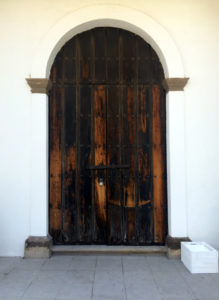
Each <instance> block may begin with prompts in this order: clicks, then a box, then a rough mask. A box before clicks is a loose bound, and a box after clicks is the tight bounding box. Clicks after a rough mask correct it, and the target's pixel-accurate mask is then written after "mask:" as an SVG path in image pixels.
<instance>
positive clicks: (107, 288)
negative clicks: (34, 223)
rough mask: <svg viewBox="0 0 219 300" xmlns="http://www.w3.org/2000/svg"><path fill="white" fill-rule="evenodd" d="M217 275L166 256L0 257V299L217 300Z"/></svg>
mask: <svg viewBox="0 0 219 300" xmlns="http://www.w3.org/2000/svg"><path fill="white" fill-rule="evenodd" d="M218 295H219V274H191V273H190V272H189V271H188V270H187V269H186V268H185V267H184V265H183V264H182V262H181V261H180V260H169V259H168V258H166V257H164V256H137V255H134V256H127V255H126V256H112V255H110V256H106V255H101V256H82V255H75V256H54V257H52V258H51V259H46V260H36V259H20V258H0V300H15V299H16V300H21V299H22V300H39V299H43V300H70V299H71V300H91V299H92V300H197V299H198V300H218V299H219V296H218Z"/></svg>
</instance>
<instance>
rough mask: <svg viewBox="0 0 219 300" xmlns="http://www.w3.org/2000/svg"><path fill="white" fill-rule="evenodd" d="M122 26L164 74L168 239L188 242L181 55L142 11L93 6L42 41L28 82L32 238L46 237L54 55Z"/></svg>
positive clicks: (59, 25) (72, 16) (77, 12)
mask: <svg viewBox="0 0 219 300" xmlns="http://www.w3.org/2000/svg"><path fill="white" fill-rule="evenodd" d="M97 26H98V27H99V26H103V27H118V28H121V29H125V30H128V31H131V32H133V33H135V34H137V35H139V36H140V37H142V38H143V39H144V40H145V41H146V42H147V43H149V44H150V45H151V46H152V48H153V49H154V50H155V51H156V53H157V54H158V57H159V59H160V61H161V64H162V66H163V69H164V73H165V78H166V79H165V80H164V87H165V88H166V91H167V95H166V118H167V126H166V136H167V191H168V193H167V203H168V204H167V206H168V234H169V235H170V236H172V237H187V236H188V228H187V200H186V150H185V146H186V143H185V115H184V111H185V108H184V106H185V103H184V96H185V95H184V86H185V85H186V83H187V81H188V78H186V77H185V74H184V68H183V63H182V59H181V56H180V53H179V51H178V49H177V46H176V45H175V42H174V41H173V39H172V38H171V36H170V35H169V33H168V32H167V31H166V30H165V29H164V28H163V27H162V26H161V25H160V24H158V23H157V22H155V21H154V20H153V19H152V18H151V17H149V16H147V15H146V14H144V13H143V12H140V11H138V10H135V9H132V8H128V7H125V6H119V5H118V6H117V5H108V4H107V5H91V6H87V7H84V8H81V9H78V10H75V11H73V12H71V13H70V14H68V15H66V16H65V17H63V18H62V19H61V20H60V21H58V22H57V23H56V24H55V25H54V26H53V27H52V28H51V29H50V30H49V31H48V33H47V34H46V35H45V36H44V38H43V39H42V40H41V41H40V43H39V47H38V49H36V52H35V55H34V56H33V65H32V69H31V70H30V74H31V78H29V79H27V81H28V84H29V85H30V87H31V92H32V98H31V101H32V109H31V110H32V118H31V130H32V131H31V132H32V134H31V171H30V172H31V182H30V185H31V192H30V229H29V235H31V236H47V234H48V203H49V200H48V197H49V191H48V176H49V172H48V142H49V141H48V97H47V92H48V90H49V85H50V82H49V79H48V78H49V73H50V69H51V66H52V63H53V61H54V59H55V56H56V54H57V53H58V52H59V50H60V49H61V47H62V46H63V45H64V44H65V43H66V41H68V40H69V39H70V38H72V37H73V36H74V35H76V34H78V33H80V32H83V31H85V30H89V29H91V28H94V27H97Z"/></svg>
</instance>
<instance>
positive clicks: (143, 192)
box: [49, 28, 167, 245]
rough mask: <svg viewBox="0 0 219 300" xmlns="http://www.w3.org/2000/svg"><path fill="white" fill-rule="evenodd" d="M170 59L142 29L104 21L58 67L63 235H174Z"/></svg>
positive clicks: (56, 133)
mask: <svg viewBox="0 0 219 300" xmlns="http://www.w3.org/2000/svg"><path fill="white" fill-rule="evenodd" d="M163 78H164V74H163V70H162V66H161V64H160V62H159V59H158V57H157V55H156V53H155V52H154V51H153V49H152V48H151V47H150V46H149V45H148V44H147V43H146V42H145V41H144V40H142V39H141V38H140V37H138V36H136V35H134V34H132V33H130V32H127V31H124V30H121V29H116V28H95V29H92V30H90V31H87V32H84V33H81V34H79V35H77V36H76V37H74V38H72V39H71V40H70V41H69V42H67V43H66V44H65V46H64V47H63V48H62V49H61V50H60V52H59V53H58V55H57V57H56V59H55V62H54V64H53V67H52V70H51V80H52V83H53V87H52V91H51V94H50V97H49V108H50V109H49V111H50V112H49V129H50V131H49V134H50V144H49V149H50V203H49V205H50V234H51V235H52V237H53V240H54V243H55V244H114V245H117V244H129V245H145V244H148V245H151V244H162V243H164V241H165V236H166V231H167V229H166V158H165V157H166V144H165V140H166V138H165V132H166V127H165V93H164V91H163V88H162V85H161V82H162V80H163Z"/></svg>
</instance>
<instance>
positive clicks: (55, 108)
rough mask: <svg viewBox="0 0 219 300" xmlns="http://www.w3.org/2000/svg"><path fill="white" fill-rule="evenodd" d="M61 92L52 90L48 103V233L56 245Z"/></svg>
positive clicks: (59, 221) (59, 216)
mask: <svg viewBox="0 0 219 300" xmlns="http://www.w3.org/2000/svg"><path fill="white" fill-rule="evenodd" d="M56 75H57V71H56V68H55V67H54V68H53V70H52V81H53V82H54V83H55V82H56V79H57V77H56ZM60 97H61V91H60V89H59V88H58V87H56V88H54V89H53V91H52V95H51V101H50V102H49V109H50V131H49V134H50V156H49V161H50V163H49V166H50V232H51V234H52V235H53V236H54V240H55V242H56V243H61V242H62V238H61V228H62V211H61V147H60V145H61V115H62V109H61V103H60V101H59V99H60Z"/></svg>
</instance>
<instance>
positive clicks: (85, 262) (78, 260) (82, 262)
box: [69, 255, 97, 270]
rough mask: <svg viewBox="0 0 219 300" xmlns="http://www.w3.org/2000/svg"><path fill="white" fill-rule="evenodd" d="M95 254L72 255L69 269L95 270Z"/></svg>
mask: <svg viewBox="0 0 219 300" xmlns="http://www.w3.org/2000/svg"><path fill="white" fill-rule="evenodd" d="M96 263H97V257H96V256H85V255H84V256H77V255H76V256H73V258H72V261H71V262H70V265H69V270H95V267H96Z"/></svg>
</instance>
